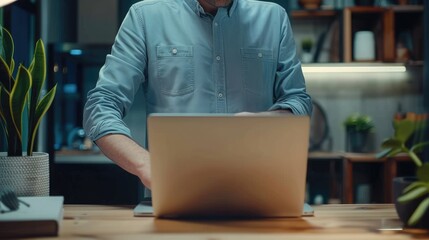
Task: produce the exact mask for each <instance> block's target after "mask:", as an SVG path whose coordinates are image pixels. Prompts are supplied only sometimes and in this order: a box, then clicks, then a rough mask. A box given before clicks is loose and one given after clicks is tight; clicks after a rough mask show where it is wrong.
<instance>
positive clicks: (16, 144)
mask: <svg viewBox="0 0 429 240" xmlns="http://www.w3.org/2000/svg"><path fill="white" fill-rule="evenodd" d="M10 99H11V98H10V93H9V92H8V91H7V90H6V89H5V88H1V95H0V105H1V108H2V119H3V120H4V125H5V126H4V128H5V129H6V131H5V132H6V138H7V143H8V150H7V154H8V156H20V154H22V144H20V143H21V142H20V141H19V139H18V133H17V130H16V128H15V126H14V125H13V119H12V115H11V113H12V110H11V109H10V107H11V105H10Z"/></svg>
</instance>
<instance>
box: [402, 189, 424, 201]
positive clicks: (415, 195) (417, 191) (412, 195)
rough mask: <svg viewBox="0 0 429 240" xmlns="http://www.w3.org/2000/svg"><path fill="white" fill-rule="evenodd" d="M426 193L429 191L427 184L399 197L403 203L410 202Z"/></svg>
mask: <svg viewBox="0 0 429 240" xmlns="http://www.w3.org/2000/svg"><path fill="white" fill-rule="evenodd" d="M426 193H428V188H427V187H426V186H421V187H417V188H415V189H413V190H411V191H409V192H407V193H405V194H403V195H401V196H400V197H398V202H401V203H404V202H408V201H411V200H413V199H416V198H419V197H421V196H423V195H425V194H426Z"/></svg>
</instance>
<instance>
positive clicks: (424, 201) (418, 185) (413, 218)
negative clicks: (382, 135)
mask: <svg viewBox="0 0 429 240" xmlns="http://www.w3.org/2000/svg"><path fill="white" fill-rule="evenodd" d="M428 121H429V118H428V115H427V114H420V115H419V114H414V113H410V114H407V117H406V118H404V119H401V118H396V119H395V120H394V121H393V127H394V130H395V133H394V136H393V137H391V138H388V139H386V140H384V141H383V143H382V147H383V149H385V150H384V151H382V152H380V153H379V154H378V155H377V157H378V158H383V157H392V156H395V155H397V154H399V153H405V154H407V155H408V156H409V157H410V158H411V160H412V161H413V162H414V163H415V165H416V167H417V169H416V170H417V171H416V176H411V177H396V178H394V179H393V195H394V199H395V208H396V211H397V213H398V216H399V218H400V219H401V220H402V222H403V223H404V224H405V226H406V227H413V228H425V229H429V162H428V161H426V162H424V161H422V159H420V157H419V155H418V154H419V152H421V151H422V149H423V148H425V147H428V146H429V141H428V139H425V138H424V133H425V132H426V128H427V124H428Z"/></svg>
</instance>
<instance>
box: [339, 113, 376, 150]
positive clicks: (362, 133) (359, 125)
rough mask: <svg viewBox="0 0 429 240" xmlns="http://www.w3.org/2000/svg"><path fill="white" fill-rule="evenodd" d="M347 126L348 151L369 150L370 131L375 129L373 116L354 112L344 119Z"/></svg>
mask: <svg viewBox="0 0 429 240" xmlns="http://www.w3.org/2000/svg"><path fill="white" fill-rule="evenodd" d="M344 126H345V128H346V145H347V149H346V150H347V151H350V152H366V151H368V148H369V146H368V141H369V133H370V132H371V131H372V130H373V129H374V123H373V121H372V118H371V117H370V116H368V115H365V114H359V113H354V114H352V115H350V116H349V117H347V118H346V120H345V121H344Z"/></svg>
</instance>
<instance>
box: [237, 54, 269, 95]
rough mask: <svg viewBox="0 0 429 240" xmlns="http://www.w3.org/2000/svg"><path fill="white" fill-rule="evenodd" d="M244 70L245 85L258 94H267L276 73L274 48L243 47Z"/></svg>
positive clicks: (248, 89)
mask: <svg viewBox="0 0 429 240" xmlns="http://www.w3.org/2000/svg"><path fill="white" fill-rule="evenodd" d="M241 59H242V71H243V76H244V78H243V79H244V80H243V81H244V87H245V89H246V90H247V91H250V92H252V93H254V94H257V95H265V93H267V91H271V90H272V89H269V88H270V87H271V83H272V82H273V80H274V74H275V70H276V69H275V62H274V54H273V51H272V50H268V49H259V48H242V49H241Z"/></svg>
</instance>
